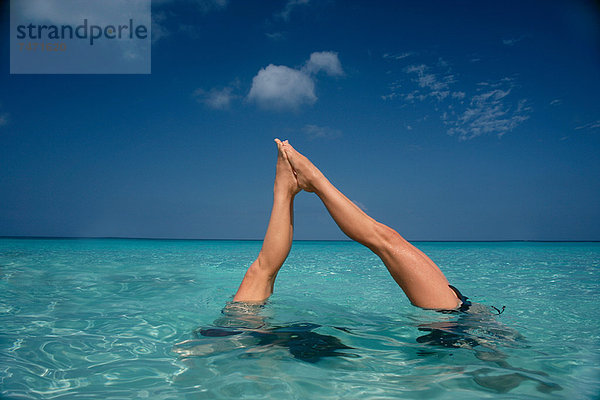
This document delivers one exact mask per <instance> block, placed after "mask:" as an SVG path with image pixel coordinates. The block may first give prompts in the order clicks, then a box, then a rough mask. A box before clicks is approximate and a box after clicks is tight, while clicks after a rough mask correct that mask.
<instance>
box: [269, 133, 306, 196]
mask: <svg viewBox="0 0 600 400" xmlns="http://www.w3.org/2000/svg"><path fill="white" fill-rule="evenodd" d="M275 143H277V150H278V152H277V167H276V173H275V186H274V189H273V190H274V191H275V192H277V193H284V194H286V195H292V196H295V195H296V194H297V193H298V192H300V190H302V189H301V188H300V186H299V185H298V181H297V179H296V174H294V171H293V170H292V166H291V164H290V162H289V161H288V158H287V154H286V153H285V152H284V151H283V143H282V142H281V140H279V139H275Z"/></svg>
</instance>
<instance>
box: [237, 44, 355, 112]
mask: <svg viewBox="0 0 600 400" xmlns="http://www.w3.org/2000/svg"><path fill="white" fill-rule="evenodd" d="M320 71H324V72H325V73H326V74H327V75H330V76H339V75H342V74H343V73H344V71H343V69H342V65H341V63H340V61H339V59H338V56H337V53H334V52H328V51H324V52H315V53H312V54H311V55H310V58H309V60H308V61H306V63H305V64H304V66H303V67H302V68H301V69H294V68H290V67H286V66H285V65H273V64H270V65H268V66H267V67H265V68H262V69H261V70H260V71H258V74H256V76H255V77H254V78H253V79H252V87H251V88H250V92H249V93H248V96H247V97H246V99H247V100H248V101H251V102H255V103H256V104H258V105H259V106H261V107H263V108H271V109H279V110H283V109H292V110H297V109H298V108H300V106H303V105H312V104H314V103H315V102H316V101H317V96H316V94H315V77H314V75H315V74H317V73H318V72H320Z"/></svg>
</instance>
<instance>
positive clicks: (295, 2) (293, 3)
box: [275, 0, 310, 22]
mask: <svg viewBox="0 0 600 400" xmlns="http://www.w3.org/2000/svg"><path fill="white" fill-rule="evenodd" d="M309 2H310V0H288V2H287V3H286V4H285V7H284V8H283V11H281V12H280V13H278V14H275V16H276V17H279V18H281V19H283V20H284V21H286V22H287V21H289V20H290V15H291V13H292V11H293V10H294V9H295V8H296V7H298V6H303V5H306V4H308V3H309Z"/></svg>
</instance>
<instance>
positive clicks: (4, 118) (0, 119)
mask: <svg viewBox="0 0 600 400" xmlns="http://www.w3.org/2000/svg"><path fill="white" fill-rule="evenodd" d="M7 124H8V114H7V113H4V114H0V128H1V127H3V126H5V125H7Z"/></svg>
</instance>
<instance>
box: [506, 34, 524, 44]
mask: <svg viewBox="0 0 600 400" xmlns="http://www.w3.org/2000/svg"><path fill="white" fill-rule="evenodd" d="M528 36H529V35H521V36H519V37H518V38H509V39H502V44H504V45H506V46H514V45H515V44H517V43H519V42H520V41H521V40H523V39H525V38H526V37H528Z"/></svg>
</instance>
